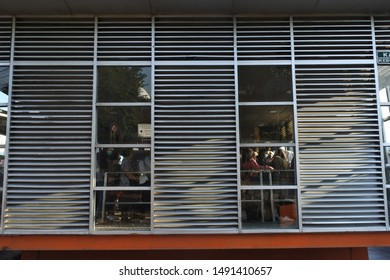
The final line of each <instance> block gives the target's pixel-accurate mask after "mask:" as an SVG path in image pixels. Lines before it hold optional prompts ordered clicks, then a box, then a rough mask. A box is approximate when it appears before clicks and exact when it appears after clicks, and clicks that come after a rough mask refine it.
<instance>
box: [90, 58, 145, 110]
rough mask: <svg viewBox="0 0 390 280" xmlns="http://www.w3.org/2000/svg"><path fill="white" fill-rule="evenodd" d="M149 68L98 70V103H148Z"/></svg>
mask: <svg viewBox="0 0 390 280" xmlns="http://www.w3.org/2000/svg"><path fill="white" fill-rule="evenodd" d="M150 77H151V68H150V67H128V66H102V67H99V68H98V96H97V101H98V102H150V92H151V78H150Z"/></svg>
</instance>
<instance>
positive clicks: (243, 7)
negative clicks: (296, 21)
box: [0, 0, 390, 16]
mask: <svg viewBox="0 0 390 280" xmlns="http://www.w3.org/2000/svg"><path fill="white" fill-rule="evenodd" d="M340 13H342V14H367V13H369V14H371V13H372V14H388V13H390V1H389V0H0V15H7V16H9V15H68V16H72V15H196V14H199V15H200V14H202V15H235V14H242V15H244V14H260V15H269V14H281V15H282V14H283V15H298V14H299V15H302V14H340Z"/></svg>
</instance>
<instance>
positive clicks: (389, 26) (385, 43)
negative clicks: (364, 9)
mask: <svg viewBox="0 0 390 280" xmlns="http://www.w3.org/2000/svg"><path fill="white" fill-rule="evenodd" d="M374 22H375V24H374V25H375V41H376V49H377V50H385V51H386V50H387V51H388V50H389V49H390V17H389V16H375V17H374Z"/></svg>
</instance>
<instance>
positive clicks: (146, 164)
mask: <svg viewBox="0 0 390 280" xmlns="http://www.w3.org/2000/svg"><path fill="white" fill-rule="evenodd" d="M96 153H97V154H96V186H121V187H127V186H138V187H148V186H150V149H143V148H97V149H96Z"/></svg>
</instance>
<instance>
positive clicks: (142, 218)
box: [95, 190, 150, 230]
mask: <svg viewBox="0 0 390 280" xmlns="http://www.w3.org/2000/svg"><path fill="white" fill-rule="evenodd" d="M95 201H96V208H95V210H96V213H95V229H96V230H150V191H119V190H112V191H111V190H110V191H97V192H96V196H95Z"/></svg>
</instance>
